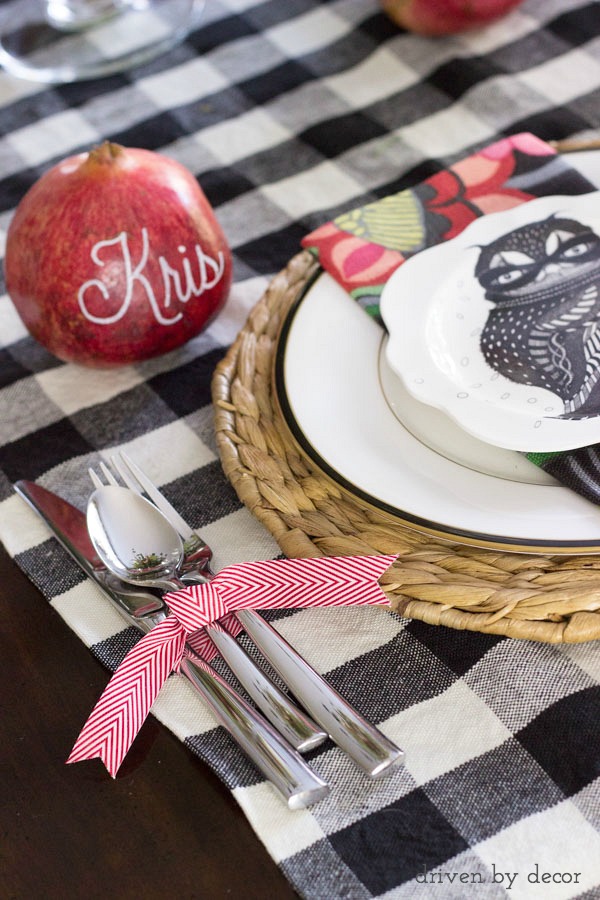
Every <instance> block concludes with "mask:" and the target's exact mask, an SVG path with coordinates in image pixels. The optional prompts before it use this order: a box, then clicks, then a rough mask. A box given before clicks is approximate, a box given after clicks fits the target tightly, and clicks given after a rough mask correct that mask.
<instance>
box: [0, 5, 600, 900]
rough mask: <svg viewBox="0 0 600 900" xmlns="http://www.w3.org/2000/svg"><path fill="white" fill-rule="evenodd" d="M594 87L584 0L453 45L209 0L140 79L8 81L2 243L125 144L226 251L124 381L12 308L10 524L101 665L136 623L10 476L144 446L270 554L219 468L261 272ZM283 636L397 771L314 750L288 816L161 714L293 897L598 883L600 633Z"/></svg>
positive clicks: (343, 13)
mask: <svg viewBox="0 0 600 900" xmlns="http://www.w3.org/2000/svg"><path fill="white" fill-rule="evenodd" d="M599 86H600V4H599V3H597V2H591V3H590V2H582V0H525V2H524V3H523V5H522V6H521V7H520V8H519V9H518V10H516V11H515V12H513V13H512V14H511V15H510V16H508V17H506V18H505V19H502V20H500V21H498V22H497V23H496V24H495V25H493V26H491V27H488V28H486V29H484V30H481V31H479V32H473V33H471V34H468V35H466V34H463V35H459V36H456V37H449V38H444V39H440V40H430V39H427V38H421V37H418V36H415V35H410V34H406V33H404V32H402V31H401V30H399V29H398V28H397V27H395V26H394V25H393V24H392V23H391V22H390V21H389V20H388V19H387V18H386V17H385V16H384V15H382V13H381V11H380V9H379V6H378V4H377V3H376V2H375V0H332V2H316V0H288V2H285V3H281V2H279V3H278V2H274V0H265V2H257V0H229V2H227V0H223V2H212V0H211V2H209V3H207V5H206V11H205V14H204V19H203V22H202V27H201V28H199V29H198V30H197V31H196V32H194V33H193V34H191V35H190V36H189V38H188V39H187V40H186V42H185V43H184V44H183V45H182V46H180V47H179V48H177V49H176V50H174V51H172V52H171V53H170V54H168V55H167V56H164V57H163V58H161V59H160V60H157V61H155V62H153V63H152V64H151V65H148V66H145V67H143V68H140V69H138V70H136V71H135V72H132V73H127V74H124V75H117V76H114V77H110V78H107V79H103V80H100V81H96V82H89V83H84V84H76V85H69V86H64V87H59V88H44V87H42V86H38V85H34V84H31V83H27V82H21V81H16V80H13V79H11V78H9V77H7V76H5V75H0V178H1V179H2V181H1V190H0V203H1V204H2V207H1V212H0V216H1V220H0V227H1V228H2V230H3V233H5V229H6V227H7V225H8V222H9V220H10V218H11V215H12V212H13V210H14V207H15V206H16V204H17V203H18V201H19V200H20V198H21V197H22V195H23V194H24V192H25V190H26V189H27V188H28V187H29V186H30V185H31V184H32V183H33V181H34V180H35V179H36V178H38V177H39V176H40V175H41V174H42V173H43V172H44V171H45V170H46V169H47V168H48V167H49V166H50V165H52V164H53V163H55V162H57V161H58V160H60V159H62V158H63V157H65V156H67V155H70V154H71V153H74V152H79V151H82V150H86V149H89V148H90V147H91V146H92V145H93V144H96V143H98V142H99V141H100V140H102V139H104V138H109V139H111V140H113V141H117V142H119V143H122V144H125V145H129V146H140V147H145V148H148V149H154V150H158V151H160V152H162V153H165V154H167V155H169V156H172V157H173V158H175V159H177V160H179V161H180V162H182V163H183V164H184V165H186V166H187V167H188V168H190V169H191V170H192V171H193V172H194V174H195V175H196V176H197V177H198V179H199V181H200V183H201V185H202V187H203V188H204V190H205V192H206V194H207V195H208V197H209V199H210V201H211V203H212V204H213V206H214V207H215V210H216V212H217V215H218V217H219V219H220V221H221V224H222V226H223V228H224V230H225V233H226V235H227V238H228V240H229V242H230V244H231V246H232V249H233V252H234V257H235V287H234V289H233V291H232V295H231V298H230V301H229V303H228V306H227V308H226V310H225V312H224V313H223V314H222V315H221V316H220V317H219V319H218V320H217V321H216V322H215V323H214V324H213V326H212V327H211V328H210V329H209V330H208V331H206V332H205V333H204V334H202V335H201V336H200V337H198V338H197V339H195V340H194V341H192V342H191V343H190V344H188V345H187V346H185V347H183V348H182V349H181V350H179V351H176V352H174V353H172V354H170V355H168V356H166V357H163V358H160V359H157V360H154V361H151V362H148V363H145V364H143V365H139V366H132V367H128V368H124V369H121V370H117V371H114V372H110V373H108V372H100V373H99V372H96V371H92V370H82V369H78V368H76V367H73V366H69V365H64V364H62V363H60V362H59V361H58V360H56V359H54V358H52V357H50V356H49V355H48V354H47V353H46V352H45V351H44V350H43V349H42V348H41V347H39V346H38V345H36V344H35V343H34V342H33V341H32V340H31V339H30V338H29V337H28V335H27V333H26V332H25V331H24V329H23V327H22V325H21V323H20V320H19V319H18V317H17V315H16V313H15V311H14V309H13V307H12V304H11V303H10V301H9V299H8V298H7V297H2V298H0V384H1V392H0V538H1V539H2V541H3V542H4V544H5V546H6V547H7V549H8V551H9V553H10V554H11V555H12V556H14V558H15V559H16V560H17V562H18V563H19V565H20V566H21V567H22V568H23V569H24V571H25V572H26V573H27V574H28V575H29V577H30V578H31V579H32V580H33V581H34V582H35V583H36V584H37V585H38V586H39V587H40V588H41V590H42V591H43V593H44V594H45V596H46V597H47V598H48V599H49V601H50V602H51V603H52V604H53V606H54V607H55V609H56V610H57V611H58V612H59V613H60V615H61V616H62V617H63V618H64V619H65V622H66V623H67V624H68V625H69V626H70V627H71V628H73V629H74V630H75V631H76V632H77V634H78V635H79V636H80V637H81V639H82V640H83V641H84V642H85V643H86V644H87V645H88V646H89V647H90V648H91V650H92V652H94V653H95V654H96V655H97V656H98V657H100V658H101V659H102V660H103V661H104V662H105V663H106V665H107V667H108V668H109V669H113V668H114V667H115V666H116V665H117V664H118V663H119V661H120V660H121V659H122V657H123V655H124V654H125V652H126V651H127V649H128V648H129V647H130V646H131V645H132V643H133V641H134V640H136V638H137V635H136V634H134V633H133V631H132V630H123V626H122V622H121V620H120V618H119V617H118V616H117V614H116V613H114V612H113V610H112V609H111V608H110V606H107V604H106V603H105V602H104V601H103V599H102V598H101V597H100V596H99V595H98V594H97V592H96V590H95V588H94V587H93V585H91V584H89V583H88V582H87V581H85V580H83V579H82V577H81V575H80V574H79V572H78V570H77V569H76V568H75V567H74V566H73V564H72V563H71V562H70V560H69V559H68V558H67V557H66V555H65V554H64V553H63V552H62V551H61V549H60V548H59V547H58V546H57V544H56V543H55V542H54V541H53V540H52V539H50V538H49V535H48V532H47V531H46V530H45V528H44V526H43V525H42V524H41V522H40V521H39V520H38V519H37V517H36V516H35V515H34V514H33V513H32V512H30V511H29V509H28V508H26V507H25V505H24V503H23V502H22V501H21V500H20V499H19V498H18V497H17V496H16V495H15V494H14V493H13V490H12V486H11V485H12V482H14V481H15V480H16V479H18V478H28V479H34V480H37V481H39V482H40V483H41V484H43V485H45V486H47V487H49V488H52V489H54V490H56V491H58V492H59V493H61V494H63V495H64V496H65V497H67V498H68V499H70V500H71V501H72V502H73V503H75V504H76V505H78V506H80V507H81V508H84V506H85V502H86V499H87V496H88V493H89V490H90V486H89V484H88V477H87V474H86V471H87V467H88V465H91V464H93V465H96V464H97V463H98V462H99V460H100V459H101V458H102V457H106V456H108V455H110V453H111V452H114V450H115V449H125V450H127V451H128V452H129V453H130V455H131V456H132V457H133V458H134V459H136V460H137V461H138V462H139V463H140V464H141V465H142V466H143V467H144V468H146V469H147V470H148V472H149V473H150V474H151V475H152V476H153V477H154V478H155V479H156V480H157V481H158V483H159V484H161V485H162V486H163V487H164V490H165V492H166V493H167V495H168V496H169V497H170V499H171V500H172V501H173V502H174V504H175V505H176V506H177V507H179V509H180V511H181V512H182V513H183V515H184V516H186V517H187V518H188V519H189V520H190V522H191V523H192V524H193V525H194V526H195V527H198V528H200V529H201V530H202V533H203V534H204V535H205V536H206V538H207V539H208V541H209V542H210V543H211V544H212V545H213V546H214V548H215V551H216V566H217V568H220V567H222V566H224V565H227V564H229V563H232V562H239V561H244V560H251V559H259V558H269V557H274V556H276V555H278V553H279V548H278V547H277V546H276V544H275V543H274V541H273V539H272V538H271V536H270V535H269V534H267V533H266V532H265V531H264V529H263V528H262V526H260V525H259V524H258V523H257V522H256V521H255V520H254V519H253V518H252V516H251V515H250V514H249V513H248V511H247V510H246V509H245V508H243V507H242V506H241V505H240V502H239V501H238V499H237V497H236V495H235V493H234V491H233V490H232V488H231V486H230V485H229V484H228V483H227V481H226V480H225V478H224V476H223V474H222V472H221V467H220V463H219V460H218V456H217V452H216V447H215V442H214V436H213V426H212V410H211V406H210V378H211V374H212V371H213V368H214V366H215V364H216V363H217V361H218V360H219V359H220V358H221V356H222V355H223V353H224V352H225V350H226V348H227V346H228V344H229V343H230V342H231V340H232V339H233V337H234V336H235V333H236V331H237V330H238V329H239V327H241V325H242V323H243V322H244V320H245V317H246V314H247V312H248V311H249V310H250V309H251V307H252V306H253V304H254V303H255V302H256V301H257V300H258V298H259V297H260V295H261V292H262V291H263V289H264V287H265V286H266V284H267V283H268V280H269V278H270V277H271V276H272V275H273V274H274V273H276V272H277V271H279V270H280V269H281V268H282V267H283V266H284V265H285V263H286V262H287V260H288V259H289V258H290V257H291V256H293V255H294V254H295V253H296V252H297V251H298V249H299V242H300V239H301V237H302V236H303V235H304V234H306V233H307V232H309V231H310V230H312V229H313V228H315V227H316V226H317V225H319V224H321V223H322V222H324V221H327V220H329V219H331V218H332V217H333V216H335V215H337V214H339V213H341V212H343V211H346V210H349V209H352V208H354V207H356V206H358V205H359V204H363V203H366V202H368V201H369V200H374V199H377V198H378V197H382V196H384V195H386V194H388V193H391V192H394V191H397V190H399V189H401V188H402V187H406V186H408V185H411V184H414V183H416V182H417V181H420V180H421V179H423V178H424V177H427V176H428V175H430V174H432V173H433V172H435V171H437V170H438V169H439V168H441V167H443V166H445V165H447V164H449V163H451V162H453V161H454V160H455V159H457V158H459V157H461V156H465V155H467V153H470V152H473V151H474V150H476V149H478V148H479V147H481V146H483V145H485V144H487V143H489V142H491V141H493V140H497V139H498V138H499V137H502V136H503V135H506V134H513V133H516V132H520V131H531V132H533V133H535V134H537V135H538V136H540V137H542V138H544V139H561V138H565V137H571V136H572V137H581V138H587V137H589V136H591V135H595V134H596V132H597V130H598V129H599V128H600V96H599V91H598V88H599ZM49 239H51V236H49ZM278 625H279V627H280V628H281V629H282V631H283V633H284V634H285V635H286V636H287V637H288V638H289V639H290V640H291V641H292V642H293V643H294V644H295V645H296V646H297V647H298V649H299V650H300V651H301V652H303V653H304V654H305V655H306V656H307V657H308V658H309V659H310V660H311V662H312V663H313V664H314V665H315V666H316V667H317V668H319V669H320V670H322V671H323V672H327V677H328V678H329V679H330V680H331V682H332V683H333V684H335V686H336V687H337V688H338V689H339V690H340V691H341V692H342V693H344V694H345V695H346V696H347V697H348V698H349V699H350V701H351V702H353V703H354V704H355V705H356V706H358V707H359V708H360V709H361V710H363V711H364V712H365V713H366V714H367V715H368V716H369V717H370V718H371V719H372V720H374V721H376V722H377V723H379V724H380V726H381V728H382V730H383V731H385V732H386V733H387V734H389V735H390V736H391V737H393V738H395V739H397V741H398V743H400V745H401V746H402V747H403V748H404V749H405V750H406V755H407V765H406V767H405V768H404V769H400V770H398V771H397V772H396V773H395V774H394V775H393V776H392V777H390V778H388V779H385V780H383V781H379V782H370V781H368V780H367V779H366V777H363V776H361V775H360V774H358V773H357V771H356V770H355V769H354V767H353V766H352V765H351V764H350V763H348V762H346V760H345V758H344V757H343V755H342V754H341V752H339V751H338V750H337V749H336V748H333V747H332V746H329V745H326V746H325V747H324V748H322V749H320V750H318V751H315V752H314V754H313V758H312V762H313V765H314V767H315V768H316V769H317V770H318V771H319V772H320V773H321V774H322V775H323V776H324V777H325V778H326V779H327V780H328V781H330V782H331V783H332V785H333V791H332V794H331V796H330V797H329V798H328V799H326V800H324V801H322V802H321V803H319V804H318V805H317V806H315V807H313V808H312V809H311V810H310V811H304V812H293V813H292V812H288V811H287V810H286V809H285V808H284V806H283V804H282V803H281V802H280V801H279V800H278V799H277V798H276V797H275V795H274V793H273V792H272V791H271V788H270V787H269V786H268V785H267V784H265V783H263V782H262V781H261V779H260V777H258V776H257V774H256V772H255V770H254V769H253V768H252V767H251V766H250V765H249V764H248V763H247V762H246V761H245V760H244V758H242V756H241V755H240V753H239V752H238V751H237V749H236V748H235V747H234V746H233V745H232V743H231V742H230V741H229V738H228V737H227V736H226V735H225V734H224V732H222V730H221V729H220V728H219V727H216V726H215V722H214V720H213V719H212V718H211V717H210V715H209V713H208V712H207V711H206V710H205V709H204V708H203V706H202V704H201V702H200V701H199V700H198V699H197V698H196V696H195V695H194V694H193V692H192V691H191V689H189V688H188V686H187V685H186V684H185V683H184V682H183V680H182V679H180V678H177V677H174V678H171V679H169V681H168V683H167V685H166V686H165V689H164V690H163V691H162V693H161V695H160V697H159V699H158V701H157V703H156V706H155V714H156V715H157V717H158V718H159V719H160V720H161V721H162V722H163V723H164V724H165V725H166V726H167V727H168V728H170V729H171V730H172V731H173V732H174V733H175V734H176V735H178V736H179V737H180V738H181V740H183V741H185V742H186V744H187V745H188V746H189V747H190V748H191V749H192V750H193V751H194V752H196V753H197V754H198V755H200V756H201V757H203V758H204V759H205V760H207V761H208V762H209V763H210V765H211V766H213V768H214V769H215V770H216V771H217V772H218V773H219V774H220V776H221V777H222V779H223V780H224V781H225V782H226V784H227V785H228V786H229V787H230V788H231V790H232V792H233V794H234V796H235V797H236V799H237V800H238V802H239V803H240V805H241V806H242V808H243V809H244V811H245V813H246V815H247V817H248V819H249V821H250V823H251V824H252V827H253V828H254V829H255V831H256V833H257V834H258V835H259V837H260V838H261V840H262V841H263V842H264V844H265V845H266V847H267V848H268V850H269V852H270V854H271V855H272V857H273V859H274V860H275V861H276V862H277V864H278V865H279V866H280V867H281V869H282V870H283V871H284V873H285V874H286V875H287V877H288V878H289V880H290V882H291V883H292V884H293V885H294V886H295V888H296V889H297V891H298V892H299V894H301V895H302V896H304V897H306V898H310V900H330V898H332V900H333V898H341V897H344V898H349V900H362V898H368V897H390V898H391V897H393V898H418V900H425V898H436V900H438V898H443V900H446V898H457V900H458V898H469V897H477V898H480V897H481V898H486V900H487V898H490V900H492V898H493V900H495V898H503V897H510V898H537V897H539V898H544V900H545V898H573V897H581V898H584V897H585V898H588V900H592V898H598V897H600V833H599V832H600V741H599V740H598V736H599V733H600V687H599V680H600V644H590V645H578V646H570V647H569V646H567V647H553V646H548V645H544V644H534V643H526V642H518V641H510V640H503V639H498V638H495V637H489V636H484V635H480V634H470V633H464V632H450V631H448V630H445V629H439V628H433V627H429V626H427V625H424V624H421V623H418V622H408V621H405V620H401V619H399V618H397V617H396V616H394V615H391V614H389V613H387V612H385V611H383V610H373V609H359V610H343V609H342V610H327V611H319V610H313V611H302V612H296V613H289V612H288V613H287V614H285V615H281V614H280V616H279V623H278ZM74 737H75V736H74ZM547 873H550V876H549V878H546V879H544V877H543V876H544V874H547Z"/></svg>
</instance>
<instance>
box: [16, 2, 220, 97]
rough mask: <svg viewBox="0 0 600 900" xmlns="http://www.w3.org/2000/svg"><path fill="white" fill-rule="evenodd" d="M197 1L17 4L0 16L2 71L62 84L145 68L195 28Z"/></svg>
mask: <svg viewBox="0 0 600 900" xmlns="http://www.w3.org/2000/svg"><path fill="white" fill-rule="evenodd" d="M203 6H204V3H203V2H198V0H15V2H10V3H3V4H2V9H1V14H0V66H2V67H3V68H4V69H5V70H6V71H7V72H9V73H10V74H12V75H15V76H17V77H20V78H26V79H28V80H33V81H38V82H43V83H46V84H60V83H65V82H71V81H80V80H84V79H87V78H98V77H100V76H102V75H110V74H112V73H114V72H120V71H123V70H124V69H127V68H131V67H133V66H136V65H141V64H142V63H145V62H148V61H149V60H151V59H153V58H154V57H156V56H158V55H159V54H161V53H164V52H165V51H167V50H169V49H171V48H172V47H174V46H175V45H176V44H178V43H179V42H180V41H182V40H184V38H185V37H186V35H187V34H188V33H189V32H190V30H192V28H194V27H195V26H196V25H197V24H198V22H199V20H200V16H201V11H202V8H203Z"/></svg>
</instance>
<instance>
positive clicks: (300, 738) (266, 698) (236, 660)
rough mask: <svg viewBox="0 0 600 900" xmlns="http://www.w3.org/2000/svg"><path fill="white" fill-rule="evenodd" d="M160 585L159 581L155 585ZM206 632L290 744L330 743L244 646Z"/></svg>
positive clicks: (214, 627)
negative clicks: (268, 676) (326, 741)
mask: <svg viewBox="0 0 600 900" xmlns="http://www.w3.org/2000/svg"><path fill="white" fill-rule="evenodd" d="M207 580H209V579H208V578H207V577H204V576H203V575H201V574H200V573H198V572H195V573H194V574H193V575H191V576H190V577H189V578H188V579H187V580H186V581H180V580H179V579H177V578H172V579H169V580H168V581H164V582H162V583H161V584H160V587H161V588H162V589H165V590H180V589H181V588H185V587H187V586H188V584H190V583H193V584H202V583H203V582H205V581H207ZM156 584H158V582H156ZM205 630H206V633H207V634H208V635H209V637H210V639H211V641H212V642H213V644H214V645H215V647H216V648H217V650H218V651H219V653H220V654H221V656H222V657H223V659H224V660H225V662H226V663H227V665H228V666H229V668H230V669H231V671H232V673H233V674H234V675H235V677H236V678H237V680H238V681H239V683H240V684H241V685H242V687H244V688H245V689H246V690H247V691H248V694H249V695H250V696H251V697H252V699H253V700H254V702H255V703H256V705H257V706H258V708H259V709H260V711H261V712H262V713H263V715H265V716H266V718H267V719H268V720H269V722H270V723H271V724H272V725H274V726H275V728H276V729H277V731H279V733H280V734H281V735H282V736H283V737H285V739H286V740H287V741H289V743H290V744H291V745H292V747H294V749H296V750H299V751H301V752H303V753H306V752H308V751H309V750H312V749H314V748H315V747H318V746H319V745H320V744H322V743H323V741H325V740H327V732H326V731H323V730H322V729H320V728H319V727H318V725H316V724H315V723H314V722H313V721H311V719H309V717H308V716H307V715H306V714H305V713H304V712H302V710H301V709H299V708H298V707H297V706H296V704H295V703H293V702H292V701H291V700H290V698H289V697H287V696H286V695H285V694H284V693H283V691H280V690H279V688H278V687H277V685H276V684H274V683H273V682H272V681H271V680H270V679H269V678H267V676H266V675H265V673H264V672H263V670H262V669H261V668H260V666H259V665H257V663H255V661H254V660H253V659H252V657H251V656H249V655H248V653H246V651H245V650H244V648H243V647H241V646H240V645H239V644H238V642H237V641H236V640H235V638H233V637H232V636H231V635H230V634H229V632H227V631H225V629H224V628H222V627H221V626H220V625H218V624H210V625H207V626H205Z"/></svg>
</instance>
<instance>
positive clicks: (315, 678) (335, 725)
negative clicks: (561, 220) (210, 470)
mask: <svg viewBox="0 0 600 900" xmlns="http://www.w3.org/2000/svg"><path fill="white" fill-rule="evenodd" d="M111 464H112V465H113V467H114V468H115V470H116V471H117V472H118V473H119V474H120V476H121V478H122V479H123V481H124V482H125V484H127V486H128V487H129V488H130V489H131V490H133V491H136V492H137V493H140V494H141V493H145V494H146V495H147V497H148V498H149V499H150V500H151V501H152V502H153V503H154V504H155V505H156V506H157V507H158V509H159V510H160V511H161V512H162V513H163V515H164V516H166V518H167V519H168V520H169V522H170V523H171V525H173V527H174V528H175V529H176V530H177V531H178V532H179V534H180V536H181V539H182V540H183V542H184V548H185V561H184V569H185V571H187V576H184V578H185V577H187V580H188V581H190V580H197V581H207V580H210V579H211V578H213V577H214V573H213V572H212V570H211V568H210V561H211V558H212V551H211V550H210V547H209V546H208V544H206V542H205V541H203V540H202V538H201V537H200V535H199V534H198V533H197V532H196V531H194V530H193V529H192V528H191V527H190V526H189V525H188V524H187V522H186V521H185V520H184V519H183V518H182V517H181V516H180V515H179V513H178V512H177V510H176V509H175V508H174V507H173V506H172V505H171V504H170V503H169V501H168V500H167V499H166V497H165V496H164V494H162V493H161V492H160V491H159V489H158V488H157V486H156V485H155V484H154V483H153V482H152V481H151V480H150V479H149V478H148V476H147V475H146V474H145V473H144V472H143V471H142V470H141V469H140V468H139V466H137V465H136V464H135V463H134V462H133V460H131V459H130V458H129V457H128V456H127V455H126V454H125V453H122V452H121V453H119V457H118V458H117V457H111ZM236 615H237V618H238V620H239V622H240V623H241V625H242V626H243V627H244V629H245V630H246V633H247V634H248V636H249V637H250V638H251V640H252V641H253V642H254V643H255V644H256V646H257V647H258V648H259V650H260V651H261V652H262V654H263V656H264V657H265V658H266V659H267V660H268V661H269V662H270V663H271V665H272V666H273V668H274V669H275V671H276V672H278V674H279V675H280V677H281V678H282V680H283V682H284V683H285V684H286V685H287V687H288V688H289V689H290V691H291V692H292V694H293V695H294V696H295V697H296V699H297V700H298V701H299V702H300V703H301V704H302V705H303V706H304V707H305V708H306V709H307V710H308V712H309V713H310V715H311V716H312V717H313V719H314V720H315V721H316V722H317V723H318V724H319V725H320V726H321V727H322V728H324V729H325V730H326V731H327V733H328V734H329V736H330V737H331V739H332V740H333V741H334V742H335V743H336V744H337V745H338V746H339V747H341V748H342V750H344V751H345V752H346V753H347V754H348V756H349V757H350V758H351V759H352V760H353V762H354V763H356V765H358V766H359V767H360V768H361V769H362V770H363V771H364V772H366V773H367V774H368V775H370V776H371V777H372V778H377V777H379V776H381V775H384V774H386V773H387V772H388V771H389V770H390V769H391V768H392V767H393V766H395V765H397V764H400V763H402V762H403V760H404V753H403V751H402V750H401V749H400V748H399V747H397V746H396V744H394V743H393V742H392V741H391V740H389V738H387V737H386V736H385V735H384V734H383V733H382V732H381V731H380V730H379V729H378V728H375V726H374V725H372V724H371V723H370V722H367V721H366V719H364V718H363V716H361V715H360V713H358V712H357V710H355V709H354V708H353V707H352V706H350V704H349V703H348V702H347V701H346V700H345V699H344V698H343V697H342V696H341V695H340V694H338V692H337V691H336V690H335V689H334V688H332V687H331V685H329V684H328V683H327V682H326V681H325V679H324V678H323V677H322V676H321V675H320V674H319V673H318V672H316V671H315V669H313V668H312V667H311V666H310V665H309V664H308V662H307V661H306V660H305V659H303V657H301V656H300V654H299V653H298V652H297V651H296V650H295V649H294V648H293V647H292V646H291V645H290V644H289V643H288V642H287V641H286V640H285V638H283V637H282V635H281V634H280V633H279V632H278V631H277V630H276V629H275V628H273V626H272V625H270V624H269V623H268V622H267V621H266V620H265V619H263V617H262V616H260V615H259V614H258V613H256V612H254V611H253V610H239V611H238V612H237V613H236Z"/></svg>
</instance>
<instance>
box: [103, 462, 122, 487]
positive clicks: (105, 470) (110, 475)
mask: <svg viewBox="0 0 600 900" xmlns="http://www.w3.org/2000/svg"><path fill="white" fill-rule="evenodd" d="M100 469H101V471H102V474H103V475H104V477H105V478H106V480H107V481H108V483H109V484H115V485H117V486H118V484H119V482H118V481H117V479H116V478H115V476H114V475H113V473H112V472H111V471H110V469H109V468H108V466H107V465H106V463H105V462H101V463H100Z"/></svg>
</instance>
